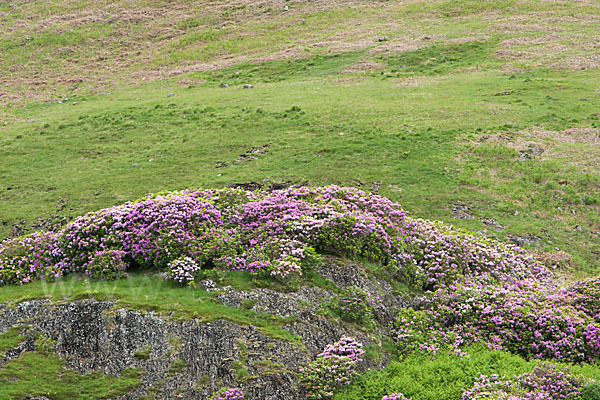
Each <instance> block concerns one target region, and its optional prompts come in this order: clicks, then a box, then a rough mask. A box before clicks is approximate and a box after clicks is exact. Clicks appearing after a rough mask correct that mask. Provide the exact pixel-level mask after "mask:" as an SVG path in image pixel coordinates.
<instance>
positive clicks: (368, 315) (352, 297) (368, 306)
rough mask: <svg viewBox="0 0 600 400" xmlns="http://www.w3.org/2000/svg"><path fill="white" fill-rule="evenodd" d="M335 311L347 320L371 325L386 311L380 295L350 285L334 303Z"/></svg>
mask: <svg viewBox="0 0 600 400" xmlns="http://www.w3.org/2000/svg"><path fill="white" fill-rule="evenodd" d="M333 309H334V311H335V312H336V313H337V314H338V315H339V316H340V317H341V318H342V319H343V320H345V321H349V322H355V323H357V324H366V325H371V324H373V323H374V321H375V319H376V318H378V317H379V316H380V315H381V314H382V313H383V312H384V311H385V307H384V305H383V304H382V302H381V299H380V298H379V297H375V296H372V295H371V293H369V292H367V291H366V290H362V289H359V288H357V287H349V288H346V289H345V290H344V292H343V293H342V294H341V295H340V296H339V297H338V298H337V300H336V301H335V303H334V304H333Z"/></svg>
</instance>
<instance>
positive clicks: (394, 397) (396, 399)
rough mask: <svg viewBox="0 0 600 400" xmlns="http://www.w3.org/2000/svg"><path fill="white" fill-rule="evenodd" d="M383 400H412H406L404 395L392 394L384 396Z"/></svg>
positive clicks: (407, 399)
mask: <svg viewBox="0 0 600 400" xmlns="http://www.w3.org/2000/svg"><path fill="white" fill-rule="evenodd" d="M381 400H412V399H409V398H406V396H405V395H404V394H402V393H392V394H388V395H385V396H383V397H382V398H381Z"/></svg>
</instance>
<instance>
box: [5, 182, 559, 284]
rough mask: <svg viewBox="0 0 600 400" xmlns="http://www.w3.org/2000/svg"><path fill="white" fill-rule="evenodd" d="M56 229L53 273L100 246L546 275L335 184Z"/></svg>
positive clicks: (140, 205) (163, 201) (154, 203)
mask: <svg viewBox="0 0 600 400" xmlns="http://www.w3.org/2000/svg"><path fill="white" fill-rule="evenodd" d="M52 235H53V237H54V238H55V239H56V240H54V243H53V244H52V249H49V251H51V252H52V253H53V254H54V255H58V254H59V253H61V254H64V257H62V256H61V257H58V258H56V257H55V258H56V259H52V262H53V263H54V264H53V267H55V268H57V272H58V273H59V274H60V273H66V272H72V271H76V272H84V271H85V270H86V269H87V267H88V263H90V262H91V260H92V259H93V258H94V257H95V256H96V253H97V252H99V251H100V252H102V251H108V250H117V251H124V252H125V253H126V256H127V259H128V260H132V261H133V263H134V264H135V265H137V266H141V267H145V268H150V267H160V268H165V267H167V265H168V264H169V263H170V262H171V261H173V260H176V259H178V258H180V257H190V258H191V259H193V260H194V261H196V262H198V263H201V264H203V265H211V264H212V265H215V266H217V267H219V268H226V269H236V270H246V271H249V272H251V273H255V274H259V275H261V274H265V275H270V276H273V277H276V278H280V279H289V277H293V276H298V275H300V274H301V273H302V271H305V270H307V269H310V268H314V267H315V266H317V265H318V264H319V263H320V262H321V258H320V256H319V255H318V253H317V251H323V250H325V251H333V252H337V253H339V254H346V255H351V256H362V257H367V258H369V259H372V260H374V261H378V262H381V263H383V264H386V265H388V266H389V267H390V268H397V270H398V276H400V277H402V278H403V279H404V280H405V281H407V282H409V283H412V284H413V285H415V286H418V287H422V288H424V289H438V288H443V287H447V286H448V285H450V284H453V283H455V282H459V281H461V280H464V279H468V278H472V277H474V276H484V275H485V276H487V279H488V280H489V281H502V280H504V279H506V278H507V277H508V276H513V277H514V278H515V279H527V278H532V277H533V278H536V279H540V280H542V279H549V274H548V271H547V269H545V267H544V266H543V265H542V264H540V263H538V262H537V261H535V260H534V259H533V258H531V257H530V256H529V255H527V254H526V253H525V252H524V251H523V250H521V249H518V248H516V247H513V246H508V245H503V244H501V243H499V242H496V241H492V240H489V239H487V238H485V237H483V236H479V235H475V234H470V233H466V232H464V231H462V230H458V229H454V228H452V227H450V226H447V225H444V224H441V223H433V222H428V221H424V220H418V219H413V218H410V217H408V216H407V214H406V212H405V211H404V210H403V209H402V208H401V207H400V205H399V204H397V203H394V202H392V201H390V200H389V199H386V198H384V197H381V196H378V195H375V194H367V193H365V192H362V191H360V190H358V189H353V188H342V187H338V186H327V187H321V188H309V187H302V188H297V189H287V190H281V191H276V192H271V193H266V192H248V191H243V190H240V189H207V190H185V191H178V192H166V193H160V194H156V195H148V196H146V197H144V198H142V199H140V200H138V201H136V202H129V203H125V204H123V205H121V206H116V207H110V208H107V209H104V210H100V211H96V212H92V213H88V214H86V215H84V216H82V217H79V218H77V219H76V220H74V221H73V222H71V223H70V224H68V225H67V226H66V227H65V228H63V229H62V230H61V231H59V232H56V233H55V234H52ZM7 246H8V244H6V243H5V244H3V245H1V246H0V248H5V247H7ZM4 251H5V252H6V250H4ZM19 257H20V256H19ZM23 257H25V256H23ZM11 263H12V264H11V265H12V267H11V268H10V270H9V269H5V270H6V271H5V272H2V274H1V275H0V281H1V282H2V283H9V282H13V283H14V282H17V283H24V282H28V281H29V280H31V279H35V278H36V277H38V275H39V274H37V275H36V274H33V275H32V274H31V273H29V272H27V271H26V268H25V267H23V265H25V264H27V263H28V261H25V260H24V261H23V262H21V263H20V264H19V260H18V257H17V259H13V261H11ZM17 265H19V267H17ZM46 267H48V266H46ZM36 268H37V267H36ZM17 269H18V270H19V273H18V274H17V273H16V270H17Z"/></svg>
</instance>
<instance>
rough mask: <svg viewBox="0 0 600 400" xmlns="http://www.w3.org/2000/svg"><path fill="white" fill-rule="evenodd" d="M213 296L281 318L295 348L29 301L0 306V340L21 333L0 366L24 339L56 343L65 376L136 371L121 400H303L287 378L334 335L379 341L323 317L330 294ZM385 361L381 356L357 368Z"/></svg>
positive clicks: (333, 273) (363, 277)
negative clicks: (232, 395) (150, 398)
mask: <svg viewBox="0 0 600 400" xmlns="http://www.w3.org/2000/svg"><path fill="white" fill-rule="evenodd" d="M356 271H362V272H356ZM320 272H321V274H322V275H324V276H325V277H328V278H330V279H331V280H332V281H334V282H337V284H338V285H339V286H340V287H343V286H349V285H354V286H358V287H361V288H364V289H367V290H369V291H371V292H373V293H376V294H378V295H379V296H381V297H382V298H383V299H384V301H386V304H387V306H388V308H389V309H390V310H392V309H395V308H398V307H401V306H405V305H406V304H405V303H404V302H403V301H402V300H399V298H397V297H395V296H392V295H390V294H391V286H389V284H388V283H386V282H384V281H381V280H377V279H374V278H373V277H372V276H369V274H367V273H366V272H365V271H364V270H361V269H358V268H357V267H356V266H352V267H350V266H349V267H348V268H341V267H339V266H337V267H335V268H334V267H332V266H326V267H324V268H323V269H322V270H321V271H320ZM157 279H159V278H158V277H157ZM205 284H206V285H207V286H211V284H210V282H205ZM215 289H216V290H218V293H219V294H218V297H217V298H218V299H219V301H220V302H221V303H223V304H224V305H227V306H230V307H245V308H251V309H253V310H255V311H256V312H258V313H269V314H273V315H276V316H280V317H291V318H290V322H289V323H288V324H287V325H285V326H283V328H284V329H287V330H288V331H290V332H291V333H292V334H294V335H297V337H298V340H292V341H286V340H283V339H280V338H273V337H270V336H268V335H266V334H264V333H262V332H261V331H260V330H259V329H258V328H257V327H254V326H241V325H238V324H236V323H233V322H230V321H228V320H224V319H217V320H215V321H213V322H210V323H206V322H203V321H201V320H187V321H176V320H173V319H170V318H168V316H163V315H159V314H157V313H154V312H143V311H138V310H130V309H124V308H116V307H115V303H114V302H111V301H99V300H94V299H86V300H78V301H72V302H67V303H63V304H56V303H52V302H50V301H49V300H31V301H25V302H21V303H18V304H5V305H0V333H2V332H5V331H6V330H8V329H9V328H11V327H14V326H27V327H28V328H27V329H26V330H25V335H26V336H27V338H26V340H24V341H23V342H22V343H21V345H19V347H18V348H15V349H10V350H9V351H7V352H6V356H5V359H4V361H0V367H1V365H2V364H3V363H6V362H7V361H8V360H10V359H11V358H15V357H18V356H19V355H20V354H21V353H22V352H24V351H32V350H34V349H35V341H34V340H33V337H34V336H35V335H40V334H41V335H44V336H46V337H47V338H49V339H51V340H52V342H53V343H54V342H55V343H56V346H55V351H56V353H58V354H59V355H60V356H61V357H62V358H63V359H64V360H65V361H66V363H67V365H68V366H69V367H70V368H73V369H75V370H77V371H79V372H81V373H88V372H91V371H96V370H101V371H103V372H104V373H107V374H113V375H117V376H118V375H120V374H121V373H122V371H123V370H124V369H126V368H139V369H140V370H142V372H143V373H142V375H141V380H142V381H143V384H142V385H141V386H140V387H139V388H138V389H136V390H135V391H133V392H130V393H128V394H126V395H124V396H122V397H121V399H139V398H140V397H142V396H145V395H149V394H153V395H154V397H155V398H156V399H159V398H160V399H175V398H177V399H204V398H207V397H208V396H209V395H210V394H211V393H213V392H214V391H215V390H217V389H219V388H221V387H224V386H237V387H240V388H242V389H243V390H244V391H245V392H246V393H247V394H248V396H247V398H250V399H265V400H269V399H273V400H274V399H290V400H293V399H302V398H304V396H303V394H302V390H301V388H300V387H299V385H298V382H297V376H296V373H297V372H298V370H299V368H300V367H301V366H303V365H305V364H306V363H307V362H308V361H309V360H311V359H312V358H313V357H314V355H315V354H317V353H318V352H320V351H321V350H322V349H323V347H324V346H325V345H327V344H329V343H332V342H334V341H336V340H338V339H339V338H340V337H341V336H343V335H351V336H354V337H356V338H357V339H358V340H359V341H362V342H363V343H364V344H365V345H369V344H370V343H372V342H374V341H378V338H379V337H381V335H382V334H384V329H383V328H382V331H381V332H378V331H374V332H373V331H371V332H363V331H361V330H359V329H357V328H356V327H355V326H353V325H351V324H346V323H343V322H342V321H338V320H335V319H334V318H332V317H328V316H326V315H325V313H323V312H322V310H321V305H322V304H323V303H324V302H327V301H329V300H331V299H332V297H333V296H334V295H335V292H334V291H331V290H325V289H322V288H319V287H314V286H302V287H300V288H299V290H297V291H294V292H289V293H282V292H278V291H275V290H272V289H254V290H249V291H238V290H235V289H233V288H231V287H225V288H214V289H213V290H215ZM209 290H210V289H209ZM386 363H387V359H386V357H382V358H380V359H378V360H377V361H374V360H370V361H368V362H367V364H366V366H375V367H381V366H383V365H385V364H386Z"/></svg>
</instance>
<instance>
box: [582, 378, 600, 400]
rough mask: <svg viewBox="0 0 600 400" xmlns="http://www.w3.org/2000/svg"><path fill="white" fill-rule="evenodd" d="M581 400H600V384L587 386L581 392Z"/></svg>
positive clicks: (595, 383)
mask: <svg viewBox="0 0 600 400" xmlns="http://www.w3.org/2000/svg"><path fill="white" fill-rule="evenodd" d="M581 400H600V383H598V382H593V383H589V384H587V385H585V386H584V387H583V390H582V391H581Z"/></svg>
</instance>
